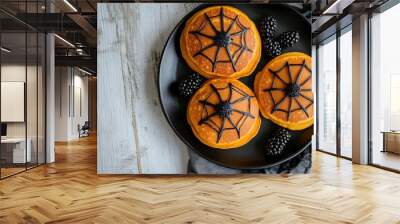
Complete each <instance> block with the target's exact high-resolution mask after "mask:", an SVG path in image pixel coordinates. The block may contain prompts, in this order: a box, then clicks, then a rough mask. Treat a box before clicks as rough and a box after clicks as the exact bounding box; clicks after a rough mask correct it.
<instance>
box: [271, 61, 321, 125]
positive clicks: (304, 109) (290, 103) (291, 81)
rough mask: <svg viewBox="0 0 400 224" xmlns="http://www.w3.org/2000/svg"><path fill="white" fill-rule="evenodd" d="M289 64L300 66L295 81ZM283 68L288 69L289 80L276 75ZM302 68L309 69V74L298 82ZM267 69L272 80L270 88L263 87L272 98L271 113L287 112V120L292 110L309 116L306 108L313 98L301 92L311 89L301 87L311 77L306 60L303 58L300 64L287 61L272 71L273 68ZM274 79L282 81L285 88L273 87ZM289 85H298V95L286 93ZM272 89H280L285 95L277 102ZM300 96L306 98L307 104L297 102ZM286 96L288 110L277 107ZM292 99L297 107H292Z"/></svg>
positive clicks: (312, 102)
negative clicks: (300, 111)
mask: <svg viewBox="0 0 400 224" xmlns="http://www.w3.org/2000/svg"><path fill="white" fill-rule="evenodd" d="M291 66H300V67H301V68H300V71H299V72H298V74H297V76H296V79H295V81H293V77H292V74H291V71H290V68H291ZM285 68H287V70H288V74H289V82H286V81H284V80H283V79H282V78H281V77H280V76H279V75H278V73H279V72H280V71H282V70H283V69H285ZM304 70H307V71H309V73H310V75H309V76H308V77H307V78H306V79H305V80H303V81H302V82H301V83H299V81H300V77H301V75H302V74H303V71H304ZM269 71H270V72H271V74H272V75H273V80H272V84H271V88H267V89H264V92H268V93H269V96H270V97H271V99H272V103H273V104H274V107H273V108H272V111H271V113H274V112H277V111H280V112H284V113H286V114H287V121H289V119H290V115H291V114H292V113H293V112H295V111H299V110H302V111H303V112H304V114H305V115H306V116H307V118H309V117H310V115H309V114H308V111H307V109H308V108H309V107H311V106H312V105H313V104H314V100H313V99H311V98H310V97H308V96H306V95H304V94H303V93H304V92H311V91H312V90H311V89H309V88H302V87H303V86H304V85H305V84H306V83H307V82H308V81H309V80H310V79H311V77H312V75H311V69H310V68H309V67H308V66H307V64H306V61H305V60H303V63H302V64H289V62H286V63H285V65H283V66H282V67H281V68H279V69H278V70H276V71H273V70H271V69H269ZM276 80H279V81H280V82H282V83H283V84H284V85H285V88H275V87H274V83H275V81H276ZM290 85H298V87H299V95H298V96H289V95H288V94H287V93H286V92H287V88H288V87H289V86H290ZM273 91H282V92H285V96H284V97H283V98H282V99H280V100H279V101H278V102H276V101H275V99H274V97H273V96H272V92H273ZM300 97H302V98H304V99H306V100H307V101H308V102H309V103H308V104H307V105H302V104H301V103H300V102H299V100H298V98H300ZM287 98H288V99H289V108H288V110H285V109H282V108H279V106H280V105H281V104H282V103H283V102H285V100H286V99H287ZM293 101H294V102H295V103H296V104H297V105H298V106H299V108H294V109H293V108H292V102H293Z"/></svg>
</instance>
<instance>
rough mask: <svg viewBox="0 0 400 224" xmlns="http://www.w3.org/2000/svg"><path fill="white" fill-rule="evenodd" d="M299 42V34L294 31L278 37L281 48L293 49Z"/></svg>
mask: <svg viewBox="0 0 400 224" xmlns="http://www.w3.org/2000/svg"><path fill="white" fill-rule="evenodd" d="M299 40H300V34H299V32H296V31H288V32H284V33H282V34H281V35H279V37H278V42H279V43H280V44H281V46H282V47H283V48H289V47H293V46H294V45H295V44H296V43H297V42H299Z"/></svg>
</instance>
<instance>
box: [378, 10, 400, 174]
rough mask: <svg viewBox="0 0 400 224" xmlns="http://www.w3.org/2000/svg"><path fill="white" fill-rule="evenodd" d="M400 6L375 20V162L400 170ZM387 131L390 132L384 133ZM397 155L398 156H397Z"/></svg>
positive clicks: (379, 15)
mask: <svg viewBox="0 0 400 224" xmlns="http://www.w3.org/2000/svg"><path fill="white" fill-rule="evenodd" d="M398 21H400V5H397V6H394V7H393V8H391V9H389V10H387V11H385V12H383V13H381V14H377V15H374V17H373V18H372V21H371V22H372V49H371V50H372V55H371V57H372V74H371V76H372V77H371V87H372V94H371V109H372V111H371V116H372V117H371V121H372V124H371V128H372V130H371V133H372V152H373V154H372V162H373V163H374V164H378V165H381V166H385V167H389V168H392V169H397V170H400V156H399V154H398V153H400V133H398V132H397V133H395V132H391V131H399V130H400V105H399V104H400V103H399V102H400V100H399V97H398V96H399V95H400V85H399V84H400V83H399V82H400V67H399V57H398V52H400V43H399V41H398V36H399V35H400V29H399V28H398V27H399V26H398ZM383 132H387V133H386V134H384V133H383ZM393 152H394V153H393Z"/></svg>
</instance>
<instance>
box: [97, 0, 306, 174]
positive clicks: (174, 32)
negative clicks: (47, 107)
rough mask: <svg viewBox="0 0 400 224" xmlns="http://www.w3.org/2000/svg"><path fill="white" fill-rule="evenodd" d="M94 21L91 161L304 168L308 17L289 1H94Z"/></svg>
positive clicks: (120, 165)
mask: <svg viewBox="0 0 400 224" xmlns="http://www.w3.org/2000/svg"><path fill="white" fill-rule="evenodd" d="M121 12H122V13H121ZM154 15H157V16H154ZM98 29H99V37H98V38H99V41H98V49H99V54H98V60H99V66H98V94H99V96H98V107H99V110H98V113H99V114H98V116H99V121H100V122H99V123H98V135H99V140H98V173H100V174H103V173H104V174H105V173H116V174H118V173H133V174H186V173H199V174H237V173H271V174H272V173H307V172H309V170H310V168H311V137H312V135H313V123H314V99H313V97H314V93H313V91H312V76H311V68H312V64H311V63H312V60H311V57H310V55H311V25H310V22H309V21H307V19H306V18H304V17H303V16H302V15H301V14H300V13H299V12H298V11H297V9H296V8H292V7H289V6H286V5H281V4H279V5H272V4H229V5H225V4H224V5H218V4H178V3H168V4H166V3H152V4H147V3H146V4H141V3H130V4H116V3H112V4H99V7H98Z"/></svg>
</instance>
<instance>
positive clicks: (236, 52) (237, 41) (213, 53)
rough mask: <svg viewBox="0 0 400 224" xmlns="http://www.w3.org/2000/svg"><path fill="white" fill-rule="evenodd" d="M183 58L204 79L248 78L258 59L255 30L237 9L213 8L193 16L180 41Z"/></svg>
mask: <svg viewBox="0 0 400 224" xmlns="http://www.w3.org/2000/svg"><path fill="white" fill-rule="evenodd" d="M180 47H181V52H182V56H183V58H184V59H185V61H186V62H187V64H188V65H189V66H190V68H192V69H193V70H194V71H196V72H198V73H199V74H201V75H203V76H204V77H206V78H240V77H243V76H248V75H250V74H251V73H252V72H253V71H254V69H255V68H256V66H257V63H258V61H259V60H260V56H261V39H260V35H259V33H258V30H257V27H256V26H255V24H254V23H253V22H252V21H251V20H250V18H249V17H248V16H247V15H246V14H244V13H243V12H241V11H240V10H238V9H236V8H233V7H230V6H212V7H208V8H205V9H203V10H200V11H199V12H197V13H196V14H194V15H193V16H192V17H191V18H190V19H189V20H188V21H187V22H186V24H185V28H184V29H183V31H182V34H181V38H180Z"/></svg>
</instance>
